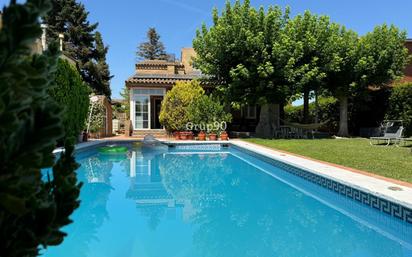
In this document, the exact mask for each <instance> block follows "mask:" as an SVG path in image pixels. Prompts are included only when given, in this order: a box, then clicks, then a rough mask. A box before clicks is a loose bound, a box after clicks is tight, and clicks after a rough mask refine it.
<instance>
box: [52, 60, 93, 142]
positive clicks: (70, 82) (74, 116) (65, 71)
mask: <svg viewBox="0 0 412 257" xmlns="http://www.w3.org/2000/svg"><path fill="white" fill-rule="evenodd" d="M55 83H56V86H55V87H53V88H52V89H51V90H50V91H49V94H50V95H51V96H52V97H53V99H54V100H55V101H56V102H57V103H58V104H59V105H60V107H62V108H63V109H64V115H63V125H64V129H65V131H66V137H70V138H76V137H77V136H78V135H79V133H80V132H81V131H82V130H83V129H84V124H85V121H86V118H87V112H88V109H89V93H90V90H89V88H88V86H87V85H86V84H85V83H84V82H83V80H82V77H81V76H80V74H79V73H78V72H77V70H76V68H75V67H73V66H71V65H70V64H69V63H68V62H67V61H66V60H62V59H60V60H59V61H58V63H57V72H56V79H55Z"/></svg>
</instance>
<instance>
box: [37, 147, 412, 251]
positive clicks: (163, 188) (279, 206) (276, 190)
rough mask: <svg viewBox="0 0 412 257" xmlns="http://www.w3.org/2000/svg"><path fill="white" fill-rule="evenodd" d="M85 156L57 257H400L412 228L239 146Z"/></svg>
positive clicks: (410, 245) (410, 246)
mask: <svg viewBox="0 0 412 257" xmlns="http://www.w3.org/2000/svg"><path fill="white" fill-rule="evenodd" d="M128 147H129V148H130V150H129V151H128V152H127V153H125V154H102V153H99V152H98V151H97V150H96V149H91V150H87V151H83V152H79V153H78V154H77V160H78V162H79V163H80V164H81V167H80V169H79V170H78V177H79V179H80V180H81V181H83V182H84V186H83V188H82V191H81V205H80V208H79V209H78V210H77V211H76V212H75V213H74V215H73V216H72V218H73V220H74V223H73V224H71V225H69V226H68V227H67V228H65V229H64V230H65V231H66V232H68V234H69V235H68V237H67V238H66V239H65V241H64V242H63V244H62V245H60V246H58V247H50V248H48V249H47V251H45V253H44V256H46V257H51V256H59V257H66V256H71V257H81V256H87V257H95V256H100V257H106V256H107V257H114V256H116V257H118V256H122V257H127V256H130V257H131V256H133V257H134V256H136V257H137V256H139V257H140V256H142V257H146V256H148V257H166V256H167V257H169V256H170V257H172V256H173V257H174V256H176V257H177V256H179V257H189V256H190V257H192V256H193V257H203V256H214V257H219V256H222V257H223V256H224V257H231V256H236V257H242V256H264V257H265V256H282V257H303V256H307V257H315V256H316V257H329V256H331V257H332V256H334V257H338V256H342V257H343V256H345V257H349V256H350V257H369V256H370V257H377V256H382V257H392V256H393V257H401V256H408V257H409V256H412V225H411V224H409V223H407V222H404V221H402V220H399V219H396V218H393V217H391V216H389V215H387V214H385V213H383V212H380V211H377V210H375V209H374V208H370V207H368V206H366V205H364V204H361V203H359V202H357V201H355V200H352V199H349V198H348V197H344V196H341V195H339V194H337V193H335V192H333V191H331V190H328V189H326V188H324V187H321V186H318V185H316V184H314V183H311V182H309V181H308V180H306V179H304V178H302V177H299V176H296V175H294V174H292V173H290V172H285V170H284V167H283V168H282V166H280V165H273V163H268V162H266V161H265V159H262V158H259V157H258V156H253V155H250V154H249V153H247V152H245V151H242V150H240V149H238V148H236V147H217V148H215V147H197V148H196V147H178V148H170V147H167V146H165V145H158V146H140V145H137V146H134V147H133V146H131V145H128Z"/></svg>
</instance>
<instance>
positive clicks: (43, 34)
mask: <svg viewBox="0 0 412 257" xmlns="http://www.w3.org/2000/svg"><path fill="white" fill-rule="evenodd" d="M40 27H41V29H42V30H43V33H42V35H41V45H42V47H43V51H46V50H47V41H46V29H47V25H46V24H41V25H40Z"/></svg>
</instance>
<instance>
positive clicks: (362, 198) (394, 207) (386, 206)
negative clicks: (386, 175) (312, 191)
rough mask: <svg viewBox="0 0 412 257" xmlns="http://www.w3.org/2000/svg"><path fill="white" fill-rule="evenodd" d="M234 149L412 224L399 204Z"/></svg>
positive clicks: (407, 211)
mask: <svg viewBox="0 0 412 257" xmlns="http://www.w3.org/2000/svg"><path fill="white" fill-rule="evenodd" d="M232 147H234V148H236V149H238V150H240V151H243V152H247V153H248V154H250V155H252V156H254V157H256V158H258V159H260V160H263V161H265V162H267V163H270V164H272V165H274V166H276V167H279V168H281V169H282V170H285V171H287V172H289V173H291V174H294V175H296V176H299V177H301V178H303V179H305V180H307V181H310V182H312V183H315V184H317V185H319V186H322V187H324V188H327V189H329V190H331V191H334V192H336V193H338V194H340V195H343V196H346V197H348V198H351V199H353V200H356V201H358V202H360V203H362V204H365V205H367V206H369V207H372V208H374V209H376V210H378V211H381V212H383V213H386V214H389V215H391V216H393V217H395V218H397V219H400V220H403V221H406V222H407V223H410V224H412V210H411V209H409V208H407V207H405V206H403V205H400V204H397V203H393V202H391V201H388V200H386V199H383V198H380V197H378V196H376V195H373V194H370V193H366V192H363V191H361V190H359V189H356V188H353V187H350V186H347V185H345V184H342V183H339V182H337V181H334V180H332V179H329V178H325V177H323V176H320V175H317V174H314V173H312V172H310V171H307V170H303V169H300V168H298V167H295V166H292V165H290V164H287V163H284V162H281V161H278V160H274V159H272V158H270V157H267V156H264V155H261V154H258V153H255V152H253V151H251V150H248V149H244V148H242V147H238V146H235V145H232Z"/></svg>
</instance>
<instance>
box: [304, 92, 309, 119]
mask: <svg viewBox="0 0 412 257" xmlns="http://www.w3.org/2000/svg"><path fill="white" fill-rule="evenodd" d="M303 123H309V90H306V89H305V90H304V92H303Z"/></svg>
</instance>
